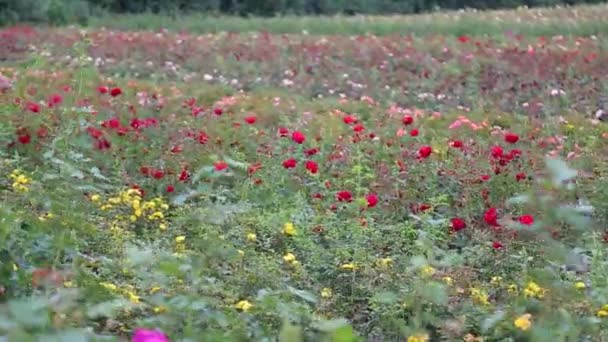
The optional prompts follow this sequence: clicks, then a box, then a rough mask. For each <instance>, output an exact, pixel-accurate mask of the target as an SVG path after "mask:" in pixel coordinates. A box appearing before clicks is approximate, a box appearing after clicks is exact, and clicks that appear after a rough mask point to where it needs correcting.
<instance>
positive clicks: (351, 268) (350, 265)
mask: <svg viewBox="0 0 608 342" xmlns="http://www.w3.org/2000/svg"><path fill="white" fill-rule="evenodd" d="M340 268H341V269H343V270H345V271H354V270H356V269H357V265H356V264H355V263H352V262H349V263H346V264H342V265H340Z"/></svg>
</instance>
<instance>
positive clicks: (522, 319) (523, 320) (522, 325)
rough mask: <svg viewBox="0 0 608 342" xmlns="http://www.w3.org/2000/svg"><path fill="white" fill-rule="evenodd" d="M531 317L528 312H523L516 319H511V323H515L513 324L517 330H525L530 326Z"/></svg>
mask: <svg viewBox="0 0 608 342" xmlns="http://www.w3.org/2000/svg"><path fill="white" fill-rule="evenodd" d="M531 318H532V315H530V314H529V313H527V314H523V315H521V316H519V317H517V319H515V321H513V324H515V326H516V327H517V328H518V329H519V330H523V331H526V330H528V329H530V327H531V326H532V322H531V321H530V319H531Z"/></svg>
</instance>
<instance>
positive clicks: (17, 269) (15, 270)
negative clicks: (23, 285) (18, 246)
mask: <svg viewBox="0 0 608 342" xmlns="http://www.w3.org/2000/svg"><path fill="white" fill-rule="evenodd" d="M17 271H19V266H17V264H13V272H17Z"/></svg>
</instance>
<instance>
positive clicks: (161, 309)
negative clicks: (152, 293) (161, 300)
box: [154, 306, 167, 314]
mask: <svg viewBox="0 0 608 342" xmlns="http://www.w3.org/2000/svg"><path fill="white" fill-rule="evenodd" d="M163 312H167V308H166V307H164V306H155V307H154V313H157V314H158V313H163Z"/></svg>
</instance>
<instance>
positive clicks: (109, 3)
mask: <svg viewBox="0 0 608 342" xmlns="http://www.w3.org/2000/svg"><path fill="white" fill-rule="evenodd" d="M601 2H605V1H604V0H0V24H11V23H16V22H46V23H50V24H57V25H61V24H67V23H80V24H86V22H87V19H88V18H89V17H90V16H91V15H95V14H96V12H97V11H109V12H112V13H142V12H153V13H167V14H169V15H176V14H177V13H190V12H205V13H209V14H229V15H243V16H245V15H255V16H274V15H280V14H296V15H300V14H301V15H332V14H346V15H349V14H386V13H402V14H406V13H420V12H427V11H432V10H435V9H438V8H441V9H460V8H477V9H495V8H513V7H518V6H528V7H534V6H553V5H564V4H567V5H574V4H581V3H601Z"/></svg>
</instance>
